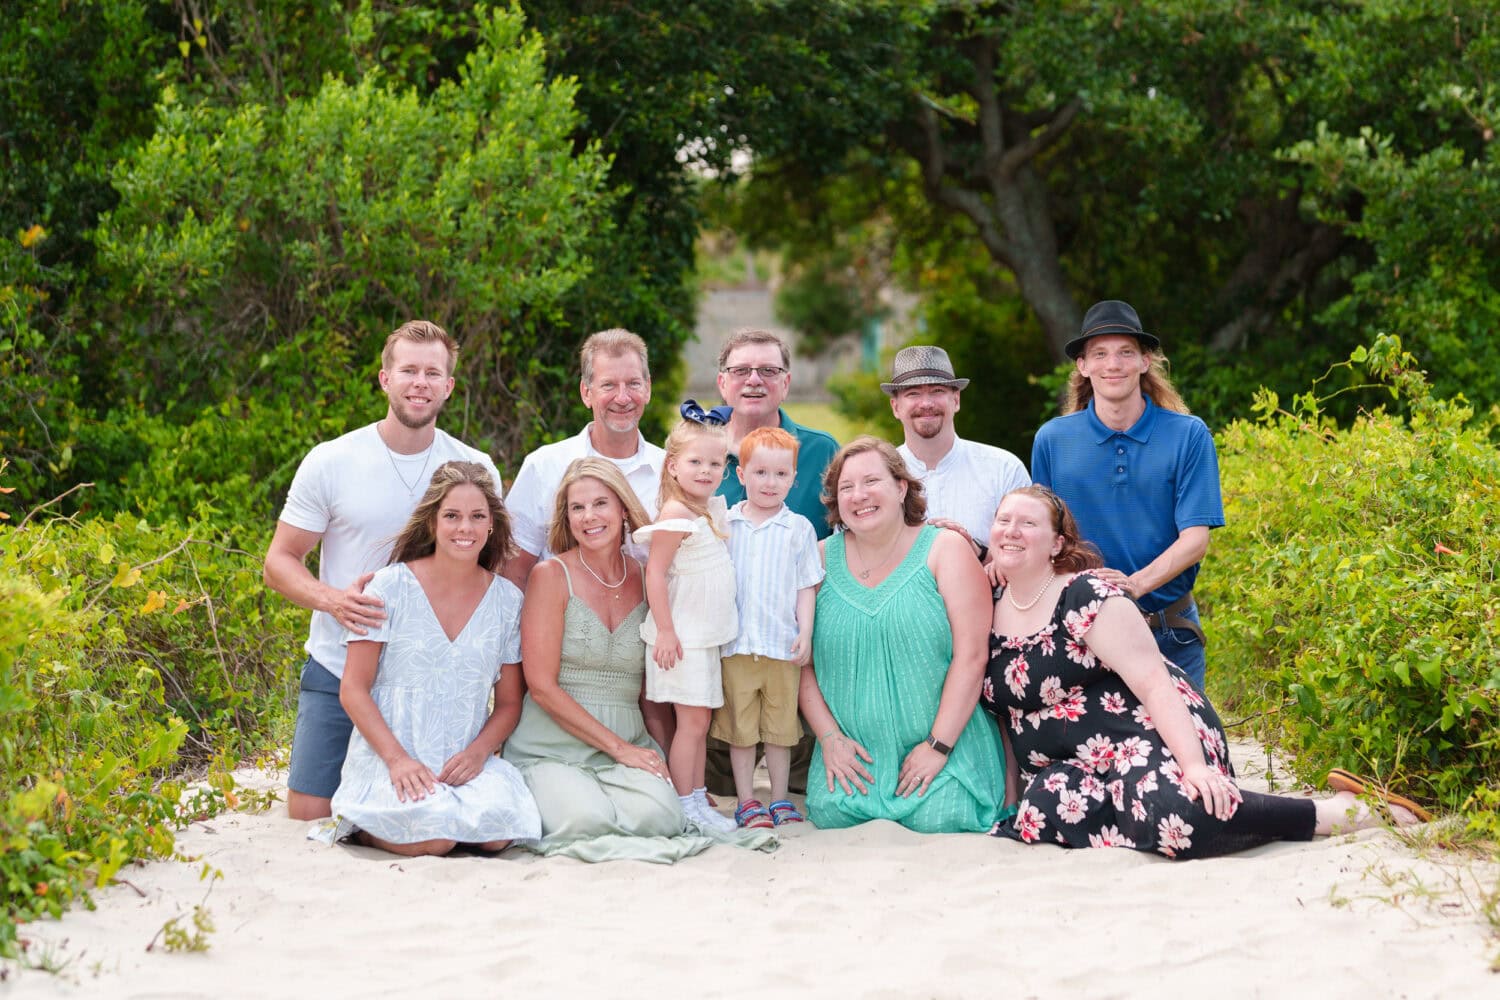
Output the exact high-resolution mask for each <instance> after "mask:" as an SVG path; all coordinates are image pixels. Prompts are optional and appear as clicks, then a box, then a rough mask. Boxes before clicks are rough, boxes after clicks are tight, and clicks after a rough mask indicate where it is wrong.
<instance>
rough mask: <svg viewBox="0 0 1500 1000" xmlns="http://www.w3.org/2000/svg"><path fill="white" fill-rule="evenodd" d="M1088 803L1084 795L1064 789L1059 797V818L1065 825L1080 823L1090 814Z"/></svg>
mask: <svg viewBox="0 0 1500 1000" xmlns="http://www.w3.org/2000/svg"><path fill="white" fill-rule="evenodd" d="M1088 802H1089V800H1088V799H1087V798H1086V797H1085V796H1084V795H1083V793H1081V792H1074V791H1070V790H1069V789H1066V788H1065V789H1063V790H1062V791H1061V792H1059V793H1058V796H1057V818H1058V819H1060V820H1062V821H1063V822H1064V823H1077V822H1080V821H1081V820H1082V819H1083V818H1084V817H1085V816H1087V815H1088V814H1089V805H1088Z"/></svg>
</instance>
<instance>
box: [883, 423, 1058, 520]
mask: <svg viewBox="0 0 1500 1000" xmlns="http://www.w3.org/2000/svg"><path fill="white" fill-rule="evenodd" d="M896 450H897V451H899V452H900V453H901V457H902V458H903V459H904V460H905V461H906V467H907V469H909V470H910V471H911V474H912V475H913V476H914V477H916V478H917V479H918V480H920V481H921V483H922V488H923V489H924V490H926V492H927V517H928V518H929V519H931V518H935V517H945V518H947V519H949V520H950V521H957V522H958V523H959V524H961V525H963V526H964V527H965V528H966V529H967V530H968V532H969V534H970V535H973V536H974V541H976V542H978V543H979V544H980V545H988V544H989V543H990V525H991V524H992V523H994V520H995V511H996V510H998V509H999V508H1000V501H1001V500H1003V499H1004V498H1005V494H1007V493H1009V492H1010V491H1011V490H1014V489H1019V488H1020V487H1022V486H1030V485H1031V477H1030V476H1029V475H1027V474H1026V466H1025V465H1023V464H1021V460H1020V459H1019V458H1017V457H1016V456H1014V455H1012V454H1011V453H1010V452H1008V451H1006V450H1005V449H1004V448H996V447H995V446H994V445H988V444H980V443H979V442H977V441H965V440H964V439H963V438H961V437H955V438H954V439H953V447H952V448H951V449H949V451H948V454H946V455H944V456H943V457H942V459H940V460H939V461H938V464H937V465H935V466H933V467H932V468H930V469H929V468H928V467H927V466H925V465H923V464H922V462H921V460H920V459H918V458H917V457H916V456H915V455H913V454H912V453H911V449H910V448H908V447H907V446H906V445H904V444H903V445H901V447H899V448H897V449H896Z"/></svg>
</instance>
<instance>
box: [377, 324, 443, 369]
mask: <svg viewBox="0 0 1500 1000" xmlns="http://www.w3.org/2000/svg"><path fill="white" fill-rule="evenodd" d="M403 340H404V341H406V342H407V343H409V344H430V343H433V342H437V343H439V344H442V345H443V347H445V348H446V349H447V351H448V374H449V375H452V374H453V373H454V372H455V371H457V370H458V341H456V340H454V339H453V338H452V337H450V336H449V335H448V331H447V330H444V329H443V328H442V327H440V326H438V325H437V324H436V323H434V322H432V321H431V320H425V319H414V320H408V321H407V322H405V323H402V324H401V325H400V326H398V327H396V329H395V330H393V331H391V335H390V336H389V337H387V338H385V346H384V347H383V348H381V349H380V366H381V367H382V368H385V369H389V368H390V367H391V364H392V359H393V357H394V356H395V353H396V344H397V343H398V342H400V341H403Z"/></svg>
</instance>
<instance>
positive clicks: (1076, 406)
mask: <svg viewBox="0 0 1500 1000" xmlns="http://www.w3.org/2000/svg"><path fill="white" fill-rule="evenodd" d="M1141 350H1142V353H1143V354H1145V356H1146V360H1147V361H1149V362H1150V366H1149V367H1148V368H1147V369H1146V370H1145V371H1144V372H1143V373H1142V374H1141V395H1143V396H1145V397H1146V398H1147V399H1149V400H1151V402H1153V403H1155V404H1156V405H1157V406H1159V407H1161V408H1162V409H1163V410H1171V411H1172V412H1174V413H1191V412H1193V411H1192V410H1189V409H1188V405H1187V404H1186V403H1184V402H1183V401H1182V396H1181V395H1179V394H1178V392H1177V390H1176V388H1174V387H1173V385H1172V380H1171V378H1169V377H1168V375H1167V356H1166V355H1165V354H1163V353H1161V352H1160V351H1148V350H1146V349H1145V348H1144V347H1142V349H1141ZM1093 398H1094V383H1092V382H1090V381H1089V380H1088V379H1087V378H1086V377H1085V376H1084V374H1083V372H1081V371H1079V370H1078V368H1077V366H1074V368H1073V371H1072V373H1071V374H1070V375H1069V376H1068V390H1067V395H1066V397H1065V398H1064V400H1063V407H1062V411H1063V412H1064V413H1077V412H1078V411H1079V410H1086V409H1088V406H1089V400H1091V399H1093Z"/></svg>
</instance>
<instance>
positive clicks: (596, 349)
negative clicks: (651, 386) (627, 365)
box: [578, 327, 651, 385]
mask: <svg viewBox="0 0 1500 1000" xmlns="http://www.w3.org/2000/svg"><path fill="white" fill-rule="evenodd" d="M601 354H602V355H603V356H604V357H606V358H617V357H619V356H620V355H622V354H634V355H635V356H636V357H638V358H640V359H641V372H642V374H643V375H645V378H646V381H647V382H649V381H651V362H650V360H649V357H648V355H647V353H646V342H645V341H644V340H642V339H641V338H640V337H637V336H636V335H635V334H633V333H631V332H630V331H629V330H624V329H621V328H620V327H614V328H612V329H609V330H600V331H599V332H598V333H595V334H590V336H589V339H588V340H585V341H584V342H583V346H582V347H580V348H579V349H578V366H579V368H580V370H581V371H582V372H583V376H582V377H583V384H584V385H593V384H594V359H595V358H596V357H598V356H599V355H601Z"/></svg>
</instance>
